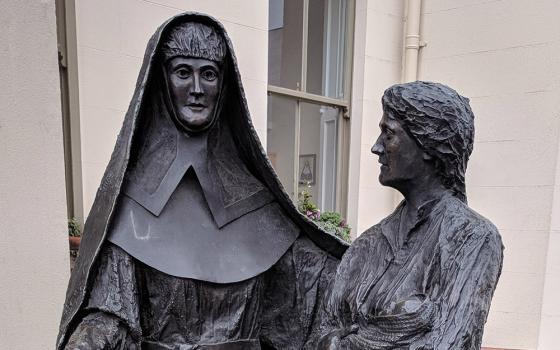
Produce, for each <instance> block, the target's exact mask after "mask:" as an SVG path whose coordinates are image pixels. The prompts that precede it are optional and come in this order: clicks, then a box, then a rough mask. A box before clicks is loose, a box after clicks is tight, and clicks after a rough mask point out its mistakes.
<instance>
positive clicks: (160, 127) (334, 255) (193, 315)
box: [57, 13, 347, 350]
mask: <svg viewBox="0 0 560 350" xmlns="http://www.w3.org/2000/svg"><path fill="white" fill-rule="evenodd" d="M108 83H110V82H108ZM346 249H347V245H346V244H345V243H343V242H342V241H340V240H339V239H337V238H335V237H334V236H331V235H329V234H327V233H325V232H323V231H322V230H320V229H319V228H318V227H317V226H316V225H315V224H314V223H312V222H311V221H309V220H308V219H307V218H305V217H304V216H302V215H301V214H300V213H299V212H298V211H297V209H296V208H295V207H294V204H293V203H292V201H291V200H290V198H289V196H288V195H287V194H286V193H285V191H284V190H283V188H282V185H281V184H280V182H279V180H278V178H277V176H276V174H275V173H274V171H273V170H272V167H271V165H270V162H269V161H268V159H267V158H266V153H265V152H264V150H263V149H262V146H261V144H260V142H259V140H258V137H257V134H256V132H255V129H254V127H253V125H252V124H251V120H250V116H249V111H248V108H247V102H246V100H245V95H244V92H243V87H242V85H241V79H240V76H239V71H238V67H237V63H236V59H235V56H234V54H233V47H232V45H231V42H230V40H229V39H228V37H227V34H226V33H225V30H224V29H223V27H222V25H221V24H220V23H219V22H217V21H216V20H215V19H213V18H211V17H208V16H206V15H202V14H197V13H185V14H182V15H178V16H176V17H174V18H172V19H170V20H169V21H167V22H166V23H164V24H163V25H162V26H161V27H160V28H159V29H158V30H157V31H156V33H155V34H154V36H153V37H152V39H151V40H150V42H149V43H148V47H147V49H146V55H145V58H144V62H143V65H142V69H141V71H140V74H139V77H138V82H137V86H136V90H135V93H134V96H133V98H132V101H131V103H130V107H129V110H128V112H127V114H126V116H125V119H124V123H123V126H122V129H121V132H120V134H119V137H118V139H117V143H116V145H115V149H114V151H113V155H112V157H111V160H110V162H109V165H108V166H107V170H106V172H105V174H104V176H103V180H102V183H101V185H100V187H99V190H98V193H97V196H96V199H95V202H94V204H93V207H92V209H91V212H90V214H89V216H88V219H87V222H86V224H85V227H84V233H83V238H82V245H81V248H80V254H79V258H78V260H77V262H76V266H75V268H74V270H73V274H72V277H71V280H70V283H69V287H68V292H67V298H66V303H65V306H64V310H63V316H62V322H61V325H60V333H59V337H58V342H57V348H58V349H195V348H196V349H221V350H234V349H261V348H262V349H300V348H304V347H307V348H314V347H315V344H316V341H317V339H318V335H319V329H320V327H321V322H320V320H321V318H320V309H321V308H320V304H321V302H322V300H324V293H325V292H326V290H327V287H328V283H329V281H331V280H332V278H333V276H334V273H335V270H336V265H337V263H338V261H339V259H340V257H341V256H342V254H343V253H344V251H345V250H346Z"/></svg>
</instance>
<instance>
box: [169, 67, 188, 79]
mask: <svg viewBox="0 0 560 350" xmlns="http://www.w3.org/2000/svg"><path fill="white" fill-rule="evenodd" d="M173 73H174V74H175V75H176V76H177V77H179V78H181V79H187V78H188V77H190V76H191V75H192V71H191V70H190V69H188V68H187V67H179V68H177V69H175V71H174V72H173Z"/></svg>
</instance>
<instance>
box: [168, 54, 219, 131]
mask: <svg viewBox="0 0 560 350" xmlns="http://www.w3.org/2000/svg"><path fill="white" fill-rule="evenodd" d="M166 74H167V83H168V85H169V94H170V97H171V103H172V105H173V108H174V110H175V117H176V118H177V122H178V123H179V125H180V126H181V127H183V128H184V129H186V130H187V131H190V132H197V131H203V130H206V128H208V126H210V125H211V124H212V122H213V120H214V118H215V111H216V105H217V103H218V97H219V95H220V87H221V84H220V83H221V80H222V71H221V69H220V66H218V64H217V63H216V62H214V61H210V60H206V59H203V58H192V57H183V56H178V57H174V58H172V59H170V60H169V61H168V62H167V64H166Z"/></svg>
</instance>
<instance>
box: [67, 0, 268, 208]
mask: <svg viewBox="0 0 560 350" xmlns="http://www.w3.org/2000/svg"><path fill="white" fill-rule="evenodd" d="M184 11H198V12H204V13H208V14H210V15H212V16H214V17H216V18H217V19H218V20H220V21H221V22H222V23H223V24H224V26H225V27H226V30H227V31H228V34H229V35H230V37H231V39H232V41H233V45H234V48H235V52H236V55H237V58H238V61H239V68H240V71H241V76H242V80H243V85H244V88H245V92H246V95H247V99H248V101H249V109H250V111H251V114H252V117H253V123H254V124H255V128H256V129H257V131H258V133H259V135H260V137H261V140H262V141H263V144H265V145H266V139H265V138H266V112H267V105H266V86H267V57H268V56H267V55H268V1H259V0H251V1H246V0H230V1H228V2H227V6H225V3H224V2H223V1H220V0H207V1H196V0H152V1H146V0H119V1H114V0H80V1H77V2H76V18H77V20H76V22H77V41H78V66H79V85H80V119H81V146H82V164H83V165H82V166H83V168H82V171H83V191H84V211H85V214H86V216H87V213H88V212H89V210H90V208H91V205H92V202H93V200H94V198H95V193H96V191H97V188H98V186H99V183H100V181H101V177H102V175H103V172H104V171H105V167H106V166H107V163H108V161H109V158H110V155H111V152H112V150H113V147H114V144H115V140H116V136H117V133H118V131H119V129H120V127H121V124H122V120H123V118H124V114H125V113H126V109H127V107H128V104H129V102H130V98H131V97H132V93H133V91H134V85H135V83H136V77H137V75H138V72H139V70H140V65H141V63H142V58H143V55H144V50H145V48H146V44H147V42H148V40H149V38H150V36H151V35H152V34H153V32H154V31H155V30H156V28H157V27H158V26H159V25H160V24H161V23H163V22H164V21H165V20H167V19H168V18H169V17H171V16H173V15H175V14H178V13H181V12H184Z"/></svg>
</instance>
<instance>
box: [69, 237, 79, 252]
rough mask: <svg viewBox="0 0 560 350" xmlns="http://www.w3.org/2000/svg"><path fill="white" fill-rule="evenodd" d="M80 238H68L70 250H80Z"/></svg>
mask: <svg viewBox="0 0 560 350" xmlns="http://www.w3.org/2000/svg"><path fill="white" fill-rule="evenodd" d="M81 239H82V237H68V241H69V242H70V250H78V248H80V241H81Z"/></svg>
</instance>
